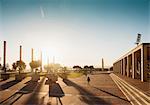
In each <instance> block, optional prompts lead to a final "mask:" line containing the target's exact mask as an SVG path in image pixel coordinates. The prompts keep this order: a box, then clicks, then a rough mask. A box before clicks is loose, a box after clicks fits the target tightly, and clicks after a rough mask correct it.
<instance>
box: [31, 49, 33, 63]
mask: <svg viewBox="0 0 150 105" xmlns="http://www.w3.org/2000/svg"><path fill="white" fill-rule="evenodd" d="M31 61H32V62H33V48H32V49H31Z"/></svg>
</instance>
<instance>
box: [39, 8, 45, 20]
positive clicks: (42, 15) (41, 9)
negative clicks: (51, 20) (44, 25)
mask: <svg viewBox="0 0 150 105" xmlns="http://www.w3.org/2000/svg"><path fill="white" fill-rule="evenodd" d="M40 12H41V17H42V18H45V14H44V10H43V8H42V6H40Z"/></svg>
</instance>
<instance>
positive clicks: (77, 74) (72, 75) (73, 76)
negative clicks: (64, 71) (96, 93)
mask: <svg viewBox="0 0 150 105" xmlns="http://www.w3.org/2000/svg"><path fill="white" fill-rule="evenodd" d="M82 75H83V73H69V74H68V76H67V77H68V78H77V77H81V76H82Z"/></svg>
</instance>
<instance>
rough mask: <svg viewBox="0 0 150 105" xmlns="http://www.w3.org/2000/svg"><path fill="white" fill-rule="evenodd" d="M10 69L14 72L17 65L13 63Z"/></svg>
mask: <svg viewBox="0 0 150 105" xmlns="http://www.w3.org/2000/svg"><path fill="white" fill-rule="evenodd" d="M12 69H13V70H15V71H16V69H17V64H16V62H14V63H13V64H12Z"/></svg>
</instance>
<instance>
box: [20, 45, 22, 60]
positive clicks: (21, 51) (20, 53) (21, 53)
mask: <svg viewBox="0 0 150 105" xmlns="http://www.w3.org/2000/svg"><path fill="white" fill-rule="evenodd" d="M20 61H22V46H20Z"/></svg>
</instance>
